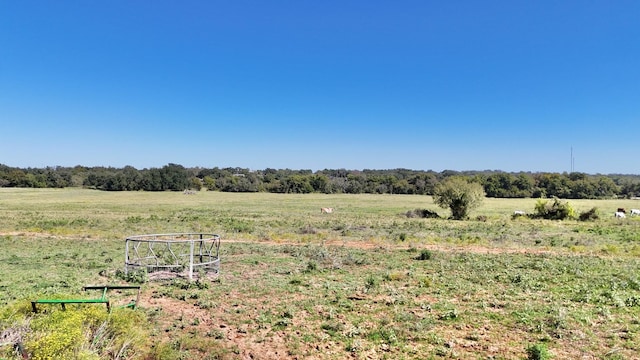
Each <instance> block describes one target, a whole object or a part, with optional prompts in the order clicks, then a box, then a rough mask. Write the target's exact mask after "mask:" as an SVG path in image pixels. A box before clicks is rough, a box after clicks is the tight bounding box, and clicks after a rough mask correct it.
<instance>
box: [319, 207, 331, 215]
mask: <svg viewBox="0 0 640 360" xmlns="http://www.w3.org/2000/svg"><path fill="white" fill-rule="evenodd" d="M332 212H333V208H320V214H331V213H332Z"/></svg>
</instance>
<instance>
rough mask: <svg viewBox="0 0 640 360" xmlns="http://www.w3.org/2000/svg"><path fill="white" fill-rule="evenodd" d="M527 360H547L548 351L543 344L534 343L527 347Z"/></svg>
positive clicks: (548, 357) (548, 356)
mask: <svg viewBox="0 0 640 360" xmlns="http://www.w3.org/2000/svg"><path fill="white" fill-rule="evenodd" d="M527 359H528V360H547V359H550V355H549V351H548V350H547V346H546V345H545V344H534V345H529V347H527Z"/></svg>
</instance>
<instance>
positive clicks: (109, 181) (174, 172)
mask: <svg viewBox="0 0 640 360" xmlns="http://www.w3.org/2000/svg"><path fill="white" fill-rule="evenodd" d="M453 176H457V177H464V178H466V179H467V180H469V181H471V182H476V183H479V184H480V185H482V187H483V188H484V191H485V193H486V195H487V196H488V197H495V198H551V197H558V198H563V199H600V198H612V197H619V198H632V197H639V196H640V175H627V174H609V175H601V174H597V175H591V174H585V173H580V172H572V173H531V172H519V173H508V172H503V171H490V170H486V171H453V170H445V171H442V172H435V171H431V170H428V171H422V170H409V169H390V170H368V169H365V170H346V169H325V170H318V171H315V172H314V171H311V170H291V169H271V168H267V169H264V170H250V169H246V168H218V167H215V168H200V167H196V168H186V167H184V166H182V165H178V164H167V165H165V166H163V167H161V168H145V169H136V168H134V167H132V166H125V167H124V168H114V167H86V166H79V165H78V166H74V167H60V166H56V167H46V168H17V167H9V166H6V165H2V164H0V187H24V188H65V187H84V188H89V189H97V190H104V191H138V190H143V191H184V190H187V189H193V190H202V189H208V190H211V191H224V192H272V193H299V194H300V193H301V194H305V193H327V194H336V193H344V194H364V193H367V194H415V195H433V194H434V189H435V187H436V185H438V184H439V183H441V182H442V181H444V180H446V179H448V178H450V177H453Z"/></svg>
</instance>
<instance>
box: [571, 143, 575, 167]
mask: <svg viewBox="0 0 640 360" xmlns="http://www.w3.org/2000/svg"><path fill="white" fill-rule="evenodd" d="M575 160H576V159H575V158H574V157H573V146H572V147H571V172H573V171H574V168H573V166H574V163H575Z"/></svg>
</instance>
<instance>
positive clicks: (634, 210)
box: [631, 209, 640, 216]
mask: <svg viewBox="0 0 640 360" xmlns="http://www.w3.org/2000/svg"><path fill="white" fill-rule="evenodd" d="M633 215H640V209H631V216H633Z"/></svg>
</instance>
